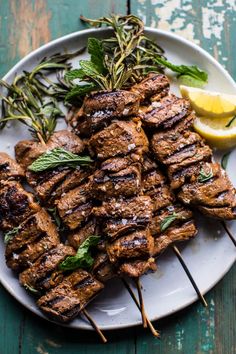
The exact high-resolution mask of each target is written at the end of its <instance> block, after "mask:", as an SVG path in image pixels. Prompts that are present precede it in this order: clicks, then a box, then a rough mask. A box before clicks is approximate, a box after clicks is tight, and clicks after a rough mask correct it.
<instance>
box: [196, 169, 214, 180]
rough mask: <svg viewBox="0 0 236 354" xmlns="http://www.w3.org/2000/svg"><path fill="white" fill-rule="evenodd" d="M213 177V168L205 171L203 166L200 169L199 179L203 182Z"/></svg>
mask: <svg viewBox="0 0 236 354" xmlns="http://www.w3.org/2000/svg"><path fill="white" fill-rule="evenodd" d="M212 177H213V172H212V169H211V168H210V170H209V172H206V171H204V169H203V168H202V169H201V170H200V173H199V176H198V181H199V182H201V183H203V182H206V181H208V180H209V179H211V178H212Z"/></svg>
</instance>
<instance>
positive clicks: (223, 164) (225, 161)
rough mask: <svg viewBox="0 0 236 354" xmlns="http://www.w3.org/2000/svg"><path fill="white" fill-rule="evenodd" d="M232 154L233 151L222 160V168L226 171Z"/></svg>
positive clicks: (227, 153)
mask: <svg viewBox="0 0 236 354" xmlns="http://www.w3.org/2000/svg"><path fill="white" fill-rule="evenodd" d="M230 153H231V151H229V152H226V154H224V155H223V156H222V159H221V167H222V168H223V169H224V170H226V167H227V164H228V160H229V155H230Z"/></svg>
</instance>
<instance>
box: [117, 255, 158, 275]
mask: <svg viewBox="0 0 236 354" xmlns="http://www.w3.org/2000/svg"><path fill="white" fill-rule="evenodd" d="M150 270H151V271H153V272H155V271H156V270H157V265H156V261H155V259H154V258H153V257H150V258H148V259H147V260H140V259H134V260H129V262H124V263H122V264H121V265H120V266H119V269H118V271H119V273H121V274H125V275H129V277H131V278H139V277H141V275H143V274H145V273H146V272H148V271H150Z"/></svg>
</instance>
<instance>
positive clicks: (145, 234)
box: [107, 228, 154, 263]
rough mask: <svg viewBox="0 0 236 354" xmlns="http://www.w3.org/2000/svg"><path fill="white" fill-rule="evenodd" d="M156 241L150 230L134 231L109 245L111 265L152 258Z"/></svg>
mask: <svg viewBox="0 0 236 354" xmlns="http://www.w3.org/2000/svg"><path fill="white" fill-rule="evenodd" d="M153 246H154V241H153V237H152V236H151V233H150V231H149V229H148V228H146V229H145V230H140V231H134V232H132V233H131V234H128V235H125V236H122V237H120V238H119V239H117V240H115V241H114V242H112V243H108V244H107V253H108V256H109V259H110V261H111V263H117V262H119V261H121V260H124V259H127V258H144V257H150V256H151V255H152V253H153Z"/></svg>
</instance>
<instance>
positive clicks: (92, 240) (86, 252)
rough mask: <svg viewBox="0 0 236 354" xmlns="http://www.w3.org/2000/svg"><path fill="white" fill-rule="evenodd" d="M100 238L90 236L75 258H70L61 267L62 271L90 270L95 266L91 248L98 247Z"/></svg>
mask: <svg viewBox="0 0 236 354" xmlns="http://www.w3.org/2000/svg"><path fill="white" fill-rule="evenodd" d="M99 241H100V236H94V235H92V236H89V237H88V238H87V239H86V240H85V241H84V242H83V243H82V244H81V246H80V247H79V248H78V251H77V253H76V255H75V256H68V257H66V259H65V260H64V261H63V262H62V263H61V264H60V265H59V269H60V270H73V269H77V268H85V269H89V268H91V266H92V265H93V262H94V259H93V257H92V256H91V252H90V248H91V247H93V246H97V244H98V242H99Z"/></svg>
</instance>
